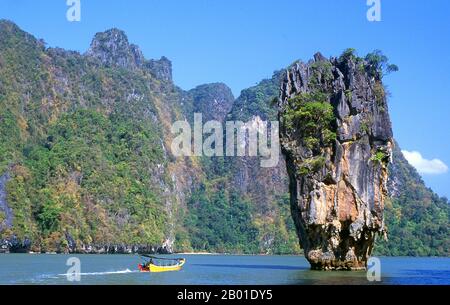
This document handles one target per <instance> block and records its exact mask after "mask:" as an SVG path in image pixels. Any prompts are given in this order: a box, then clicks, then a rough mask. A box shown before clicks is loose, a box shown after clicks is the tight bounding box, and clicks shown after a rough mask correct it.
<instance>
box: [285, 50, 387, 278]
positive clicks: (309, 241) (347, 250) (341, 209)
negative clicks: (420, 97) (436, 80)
mask: <svg viewBox="0 0 450 305" xmlns="http://www.w3.org/2000/svg"><path fill="white" fill-rule="evenodd" d="M391 69H395V67H394V66H389V65H387V59H386V58H385V57H384V56H382V54H380V53H376V52H375V53H372V54H369V55H368V56H367V57H366V58H359V57H357V56H355V55H354V54H353V51H352V50H348V51H346V52H344V54H343V55H342V56H341V57H339V58H331V59H329V60H328V59H326V58H325V57H323V56H322V55H321V54H319V53H318V54H316V55H315V56H314V60H311V61H310V62H308V63H306V64H305V63H302V62H296V63H294V64H292V65H291V66H290V67H289V68H288V69H287V71H286V74H285V78H284V80H283V82H282V85H281V93H280V100H279V110H280V113H279V118H280V141H281V145H282V151H283V154H284V155H285V157H286V163H287V170H288V175H289V181H290V195H291V210H292V215H293V218H294V222H295V226H296V229H297V232H298V236H299V238H300V243H301V246H302V248H303V249H304V252H305V257H306V258H307V259H308V261H309V262H310V264H311V268H312V269H319V270H330V269H331V270H341V269H345V270H359V269H364V268H365V267H366V264H367V259H368V257H369V256H370V255H371V253H372V249H373V245H374V241H375V236H376V234H377V233H379V234H384V233H385V226H384V219H383V210H384V202H385V198H386V196H387V188H386V184H387V179H388V164H389V162H390V160H391V154H392V153H391V152H392V146H393V139H392V129H391V122H390V119H389V113H388V106H387V101H386V93H385V89H384V86H383V84H382V77H383V73H384V71H389V70H391Z"/></svg>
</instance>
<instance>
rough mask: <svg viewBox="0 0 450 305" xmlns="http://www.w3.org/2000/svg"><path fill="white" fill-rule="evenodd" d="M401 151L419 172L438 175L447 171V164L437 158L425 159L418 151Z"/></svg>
mask: <svg viewBox="0 0 450 305" xmlns="http://www.w3.org/2000/svg"><path fill="white" fill-rule="evenodd" d="M402 153H403V156H405V158H406V160H408V162H409V163H410V164H411V165H412V166H414V167H415V168H416V169H417V171H418V172H419V173H420V174H430V175H440V174H445V173H446V172H447V171H448V166H447V165H446V164H445V163H444V162H442V161H441V160H439V159H433V160H427V159H425V158H424V157H422V154H421V153H420V152H418V151H407V150H402Z"/></svg>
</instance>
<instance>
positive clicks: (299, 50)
mask: <svg viewBox="0 0 450 305" xmlns="http://www.w3.org/2000/svg"><path fill="white" fill-rule="evenodd" d="M368 8H369V7H368V6H367V5H366V0H309V1H301V0H290V1H288V0H277V1H268V0H244V1H243V0H241V1H237V0H184V1H181V0H164V1H163V0H142V1H138V0H135V1H133V0H128V1H114V0H110V1H107V0H81V22H72V23H71V22H68V21H67V19H66V11H67V9H68V6H67V5H66V0H46V1H32V0H28V1H26V0H2V1H1V2H0V18H6V19H10V20H12V21H14V22H15V23H17V24H18V25H19V26H20V27H21V28H22V29H24V30H25V31H27V32H30V33H32V34H33V35H34V36H36V37H38V38H44V39H45V41H46V42H47V43H48V45H49V46H52V47H53V46H58V47H62V48H65V49H72V50H77V51H80V52H84V51H86V49H87V48H88V47H89V44H90V41H91V39H92V37H93V36H94V34H95V33H96V32H99V31H104V30H105V29H108V28H111V27H117V28H120V29H123V30H124V31H125V32H126V33H127V35H128V38H129V40H130V41H131V42H133V43H136V44H137V45H139V46H140V47H141V49H142V50H143V52H144V54H145V56H146V57H147V58H159V57H161V56H162V55H164V56H167V57H168V58H169V59H171V60H172V62H173V70H174V71H173V72H174V81H175V82H176V84H178V85H179V86H180V87H182V88H183V89H190V88H192V87H195V86H196V85H199V84H202V83H210V82H218V81H220V82H224V83H226V84H227V85H228V86H230V87H231V88H232V90H233V92H234V94H235V95H238V94H239V92H240V90H241V89H244V88H246V87H249V86H251V85H254V84H255V83H257V82H258V81H260V80H261V79H263V78H267V77H270V76H271V74H272V72H273V71H274V70H278V69H280V68H282V67H285V66H287V65H289V64H290V63H292V62H293V61H294V60H296V59H303V60H308V59H309V58H310V57H311V56H312V55H313V54H314V53H315V52H316V51H321V52H322V53H323V54H324V55H325V56H332V55H339V54H340V53H341V52H342V50H344V49H346V48H348V47H353V48H356V49H357V50H358V53H359V54H360V55H364V54H366V53H367V52H370V51H372V50H374V49H381V50H382V51H383V52H384V53H385V54H386V55H388V56H389V58H390V60H391V62H392V63H395V64H397V65H398V66H399V68H400V71H399V72H397V73H395V74H392V75H389V76H387V77H386V78H385V83H386V84H387V85H388V87H389V90H390V92H391V94H392V96H391V98H390V112H391V118H392V121H393V127H394V134H395V137H396V139H397V140H398V142H399V143H400V146H401V147H402V149H404V150H407V151H410V152H413V151H416V152H419V153H420V154H421V156H422V158H425V159H428V160H429V162H427V160H421V158H420V157H418V155H417V154H414V153H411V154H410V155H411V156H415V158H414V160H415V162H416V163H417V164H416V166H417V167H419V168H421V169H422V170H423V171H424V172H427V171H428V172H431V173H428V174H423V178H424V180H425V181H426V183H427V185H428V186H430V187H432V188H433V189H434V190H435V191H436V192H437V193H438V194H440V195H443V196H444V195H445V196H447V197H450V187H449V186H450V173H449V172H448V171H447V172H445V173H440V174H438V173H439V172H443V171H444V170H443V167H442V166H441V167H440V169H441V170H434V171H433V170H430V169H429V168H428V167H430V166H431V167H433V166H437V167H438V168H439V164H437V163H436V162H434V161H432V159H439V160H441V161H442V163H443V164H446V165H450V135H449V130H450V128H449V124H448V122H449V121H450V90H449V84H450V18H449V17H448V16H449V14H450V1H448V0H426V1H425V0H423V1H415V0H395V1H394V0H381V14H382V21H381V22H368V21H367V19H366V12H367V10H368Z"/></svg>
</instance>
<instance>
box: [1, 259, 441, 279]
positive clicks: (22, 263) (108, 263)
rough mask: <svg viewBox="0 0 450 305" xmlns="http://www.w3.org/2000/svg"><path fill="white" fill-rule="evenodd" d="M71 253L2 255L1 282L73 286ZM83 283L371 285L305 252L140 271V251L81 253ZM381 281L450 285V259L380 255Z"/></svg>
mask: <svg viewBox="0 0 450 305" xmlns="http://www.w3.org/2000/svg"><path fill="white" fill-rule="evenodd" d="M69 257H71V256H69V255H27V254H3V255H0V284H72V283H71V282H68V281H67V276H66V274H67V271H68V268H69V267H68V266H66V261H67V259H68V258H69ZM76 257H78V258H79V259H80V261H81V281H80V282H78V284H149V285H158V284H171V285H172V284H173V285H176V284H200V285H202V284H217V285H228V284H230V285H231V284H268V285H271V284H363V285H364V284H370V285H372V284H373V283H371V282H368V281H367V279H366V273H365V272H363V271H361V272H349V271H326V272H324V271H312V270H309V265H308V262H307V261H306V260H305V258H304V257H301V256H235V255H183V257H186V259H187V262H186V264H185V266H184V268H183V270H182V271H178V272H165V273H140V272H138V270H137V264H138V263H139V262H140V258H139V257H138V256H135V255H76ZM380 259H381V271H382V277H381V279H382V281H381V284H444V285H450V258H411V257H381V258H380Z"/></svg>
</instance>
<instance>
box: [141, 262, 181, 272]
mask: <svg viewBox="0 0 450 305" xmlns="http://www.w3.org/2000/svg"><path fill="white" fill-rule="evenodd" d="M185 262H186V261H185V260H181V261H180V263H179V264H177V265H172V266H158V265H154V264H149V265H148V271H149V272H168V271H180V270H181V268H183V265H184V263H185Z"/></svg>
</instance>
